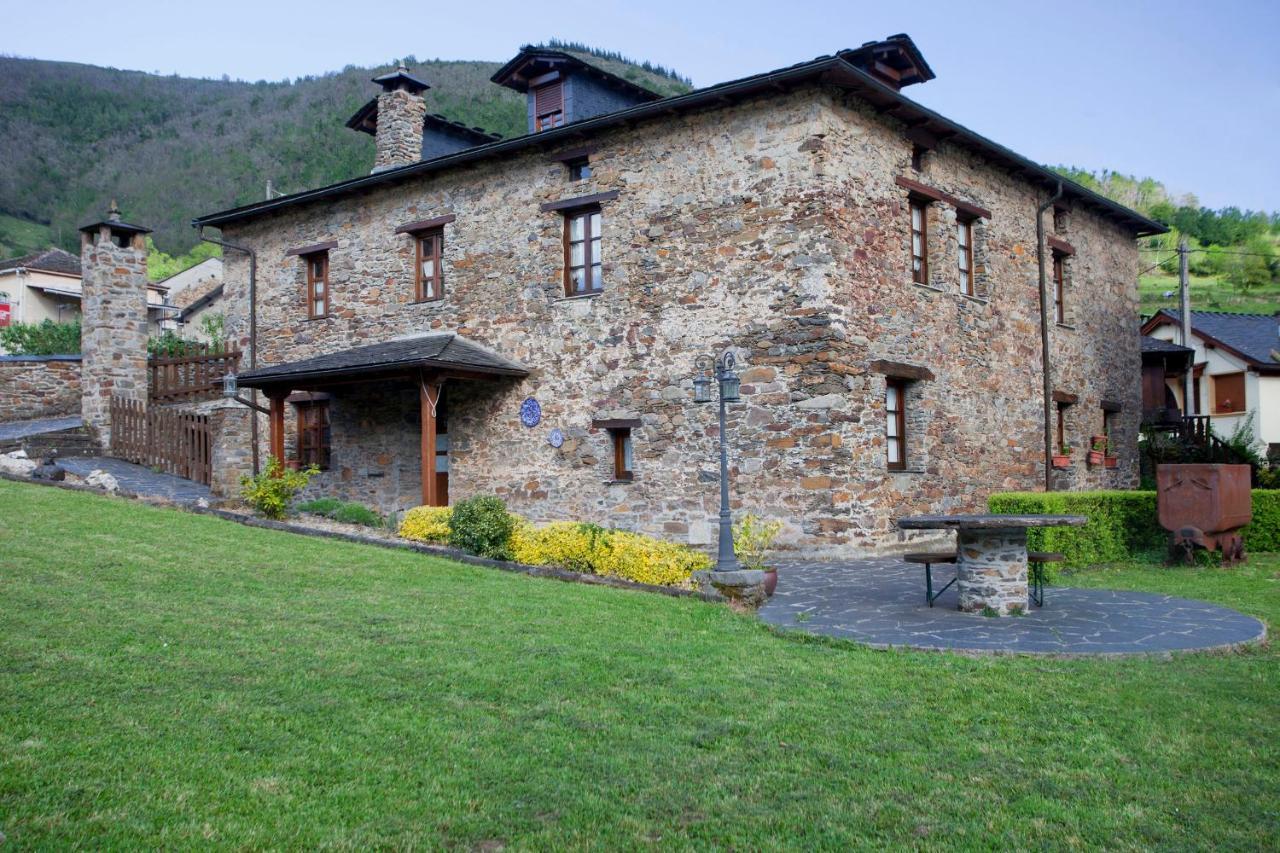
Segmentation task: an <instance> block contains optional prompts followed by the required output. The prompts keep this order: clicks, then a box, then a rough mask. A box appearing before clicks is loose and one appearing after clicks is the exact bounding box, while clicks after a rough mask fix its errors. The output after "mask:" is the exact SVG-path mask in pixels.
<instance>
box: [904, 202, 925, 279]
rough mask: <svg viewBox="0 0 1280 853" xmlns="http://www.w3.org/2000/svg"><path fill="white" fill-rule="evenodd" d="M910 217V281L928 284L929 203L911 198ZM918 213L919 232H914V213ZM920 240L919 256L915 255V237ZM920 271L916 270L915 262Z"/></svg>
mask: <svg viewBox="0 0 1280 853" xmlns="http://www.w3.org/2000/svg"><path fill="white" fill-rule="evenodd" d="M908 210H909V211H910V213H909V216H910V217H911V221H910V223H909V224H910V226H911V246H910V249H911V280H912V281H913V282H914V283H916V284H924V285H928V284H929V202H928V201H927V200H925V199H921V198H916V197H914V196H913V197H912V198H911V200H910V205H909V207H908ZM917 210H918V211H920V230H918V231H917V230H916V211H917ZM917 235H918V236H919V238H920V254H918V255H917V254H916V237H917ZM917 259H918V260H919V261H920V269H916V261H917Z"/></svg>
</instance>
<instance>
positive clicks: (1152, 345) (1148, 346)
mask: <svg viewBox="0 0 1280 853" xmlns="http://www.w3.org/2000/svg"><path fill="white" fill-rule="evenodd" d="M1142 351H1143V352H1195V350H1193V349H1192V348H1191V347H1184V346H1183V345H1182V344H1175V343H1174V342H1173V341H1166V340H1162V339H1160V338H1153V337H1151V336H1150V335H1143V336H1142Z"/></svg>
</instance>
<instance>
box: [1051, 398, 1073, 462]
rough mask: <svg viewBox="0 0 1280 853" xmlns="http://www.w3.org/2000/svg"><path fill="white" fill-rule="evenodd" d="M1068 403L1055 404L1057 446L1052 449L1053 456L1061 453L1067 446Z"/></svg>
mask: <svg viewBox="0 0 1280 853" xmlns="http://www.w3.org/2000/svg"><path fill="white" fill-rule="evenodd" d="M1069 405H1071V404H1070V403H1061V402H1060V403H1058V404H1057V416H1056V417H1057V428H1056V429H1057V436H1058V442H1057V446H1056V447H1054V451H1055V454H1057V453H1061V452H1062V448H1064V447H1066V446H1067V406H1069Z"/></svg>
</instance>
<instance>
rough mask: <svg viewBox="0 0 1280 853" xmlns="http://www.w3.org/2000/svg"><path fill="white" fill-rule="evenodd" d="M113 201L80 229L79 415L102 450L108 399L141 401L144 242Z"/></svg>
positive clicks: (107, 433) (141, 231) (107, 440)
mask: <svg viewBox="0 0 1280 853" xmlns="http://www.w3.org/2000/svg"><path fill="white" fill-rule="evenodd" d="M150 231H151V229H150V228H143V227H142V226H140V225H130V224H129V223H127V222H125V221H123V219H122V218H121V216H120V208H119V207H117V206H116V203H115V201H114V200H113V201H112V202H111V209H110V210H108V211H107V218H106V219H103V220H100V221H98V222H91V223H89V224H88V225H85V226H83V227H81V229H80V277H81V297H80V310H81V314H82V317H81V321H80V322H81V332H80V352H81V362H80V384H81V387H82V388H83V389H84V391H83V394H82V395H81V398H80V413H81V415H82V416H83V418H84V424H85V426H86V427H87V428H88V430H89V434H90V435H91V436H93V438H94V440H95V441H97V443H98V444H99V445H100V446H101V447H103V448H104V449H105V448H107V447H109V446H110V444H111V397H112V396H113V395H114V396H117V397H122V398H125V399H129V400H135V401H137V402H139V403H142V404H143V405H146V402H147V243H146V235H147V234H148V233H150Z"/></svg>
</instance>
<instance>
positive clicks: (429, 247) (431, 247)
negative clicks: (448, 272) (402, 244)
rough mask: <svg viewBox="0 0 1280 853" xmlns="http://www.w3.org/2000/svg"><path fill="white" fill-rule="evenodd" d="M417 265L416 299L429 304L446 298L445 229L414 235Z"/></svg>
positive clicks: (415, 273)
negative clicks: (442, 265) (444, 267)
mask: <svg viewBox="0 0 1280 853" xmlns="http://www.w3.org/2000/svg"><path fill="white" fill-rule="evenodd" d="M414 243H415V244H416V246H417V248H416V253H417V258H416V265H415V267H414V270H415V272H414V291H413V292H414V299H416V300H417V301H419V302H429V301H431V300H433V299H443V298H444V271H443V269H441V260H442V259H443V256H444V229H442V228H432V229H431V230H430V231H420V232H418V233H417V234H415V235H414Z"/></svg>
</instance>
